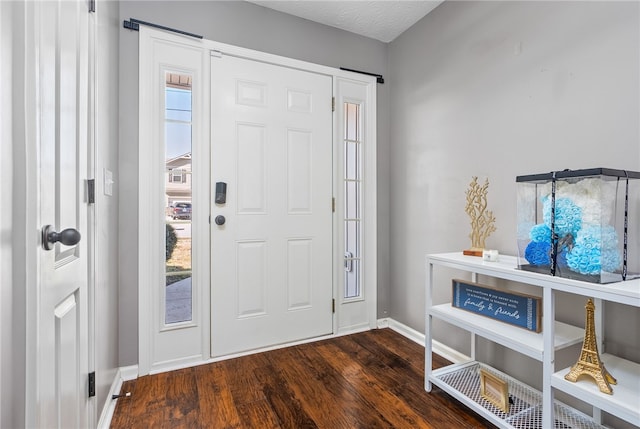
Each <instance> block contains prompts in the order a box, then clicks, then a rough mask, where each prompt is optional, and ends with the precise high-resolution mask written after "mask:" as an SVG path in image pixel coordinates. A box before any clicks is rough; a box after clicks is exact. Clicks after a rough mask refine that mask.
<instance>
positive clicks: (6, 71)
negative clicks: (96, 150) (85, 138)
mask: <svg viewBox="0 0 640 429" xmlns="http://www.w3.org/2000/svg"><path fill="white" fill-rule="evenodd" d="M12 11H13V8H12V4H11V3H9V2H2V3H0V94H1V95H0V172H1V173H0V174H2V176H1V178H2V180H0V201H12V200H13V143H12V142H13V136H12V124H11V121H12V117H11V110H12V109H11V107H12V106H11V103H12V100H13V93H12V87H11V85H10V84H9V82H11V75H12V70H11V67H12V52H13V49H12V44H13V37H12V24H11V22H12V16H11V14H12ZM5 206H7V204H5ZM12 218H13V213H12V211H11V210H0V272H1V273H2V275H1V276H0V427H10V426H14V425H15V422H14V420H13V412H12V409H13V406H14V405H15V404H14V403H13V397H14V395H13V393H12V391H11V390H12V387H13V357H14V355H15V353H13V351H12V350H13V344H12V335H13V329H12V326H13V323H12V319H13V311H12V304H13V303H12V300H13V298H12V296H13V293H12V292H13V286H12V285H13V282H12V270H13V266H12V265H13V264H12V262H13V261H12V253H13V252H12V246H11V241H12V233H11V229H12V226H13V219H12Z"/></svg>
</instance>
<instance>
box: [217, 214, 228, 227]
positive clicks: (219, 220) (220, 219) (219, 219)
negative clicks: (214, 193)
mask: <svg viewBox="0 0 640 429" xmlns="http://www.w3.org/2000/svg"><path fill="white" fill-rule="evenodd" d="M226 221H227V220H226V219H225V218H224V216H222V215H218V216H216V218H215V219H214V222H215V223H216V225H224V223H225V222H226Z"/></svg>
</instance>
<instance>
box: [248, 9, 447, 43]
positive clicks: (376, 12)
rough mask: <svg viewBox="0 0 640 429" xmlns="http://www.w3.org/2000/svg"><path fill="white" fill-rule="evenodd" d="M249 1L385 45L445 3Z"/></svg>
mask: <svg viewBox="0 0 640 429" xmlns="http://www.w3.org/2000/svg"><path fill="white" fill-rule="evenodd" d="M249 1H250V2H251V3H255V4H257V5H260V6H264V7H267V8H269V9H274V10H277V11H280V12H284V13H287V14H289V15H295V16H298V17H300V18H305V19H308V20H310V21H315V22H319V23H321V24H325V25H330V26H332V27H337V28H341V29H343V30H346V31H350V32H352V33H356V34H360V35H362V36H366V37H370V38H372V39H377V40H380V41H382V42H390V41H392V40H393V39H395V38H396V37H398V36H399V35H400V34H402V33H403V32H404V31H405V30H406V29H408V28H409V27H411V26H412V25H413V24H415V23H416V22H417V21H419V20H420V19H421V18H422V17H423V16H425V15H426V14H428V13H429V12H431V11H432V10H433V9H434V8H435V7H436V6H438V5H439V4H440V3H442V1H443V0H440V1H426V0H424V1H411V0H381V1H365V0H362V1H360V0H357V1H339V0H325V1H318V0H284V1H282V0H281V1H271V0H249Z"/></svg>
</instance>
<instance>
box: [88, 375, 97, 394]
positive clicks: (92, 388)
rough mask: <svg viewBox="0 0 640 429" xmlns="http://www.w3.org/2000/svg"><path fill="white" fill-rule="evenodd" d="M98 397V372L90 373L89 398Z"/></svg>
mask: <svg viewBox="0 0 640 429" xmlns="http://www.w3.org/2000/svg"><path fill="white" fill-rule="evenodd" d="M94 396H96V372H95V371H93V372H90V373H89V398H92V397H94Z"/></svg>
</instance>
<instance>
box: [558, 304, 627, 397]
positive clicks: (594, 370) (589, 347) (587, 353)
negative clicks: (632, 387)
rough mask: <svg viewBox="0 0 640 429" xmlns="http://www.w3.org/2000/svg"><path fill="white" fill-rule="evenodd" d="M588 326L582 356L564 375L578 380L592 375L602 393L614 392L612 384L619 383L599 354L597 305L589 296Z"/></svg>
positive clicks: (570, 379)
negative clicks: (596, 323) (594, 316)
mask: <svg viewBox="0 0 640 429" xmlns="http://www.w3.org/2000/svg"><path fill="white" fill-rule="evenodd" d="M585 308H586V309H587V318H586V326H585V327H584V342H583V343H582V352H580V358H579V359H578V362H576V364H575V365H573V366H572V367H571V370H570V371H569V372H568V373H567V375H565V376H564V378H565V380H569V381H573V382H576V380H578V377H580V376H581V375H583V374H584V375H588V376H590V377H592V378H593V379H594V380H595V381H596V384H597V385H598V388H600V391H601V392H602V393H608V394H609V395H611V394H613V390H612V389H611V385H612V384H617V383H618V382H617V381H616V379H615V378H613V376H612V375H611V374H609V371H607V369H606V368H605V367H604V363H603V362H602V361H601V360H600V355H599V354H598V345H597V343H596V328H595V324H594V320H593V319H594V318H593V312H594V310H595V308H596V306H595V305H594V304H593V300H592V299H591V298H589V301H587V305H586V306H585Z"/></svg>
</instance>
